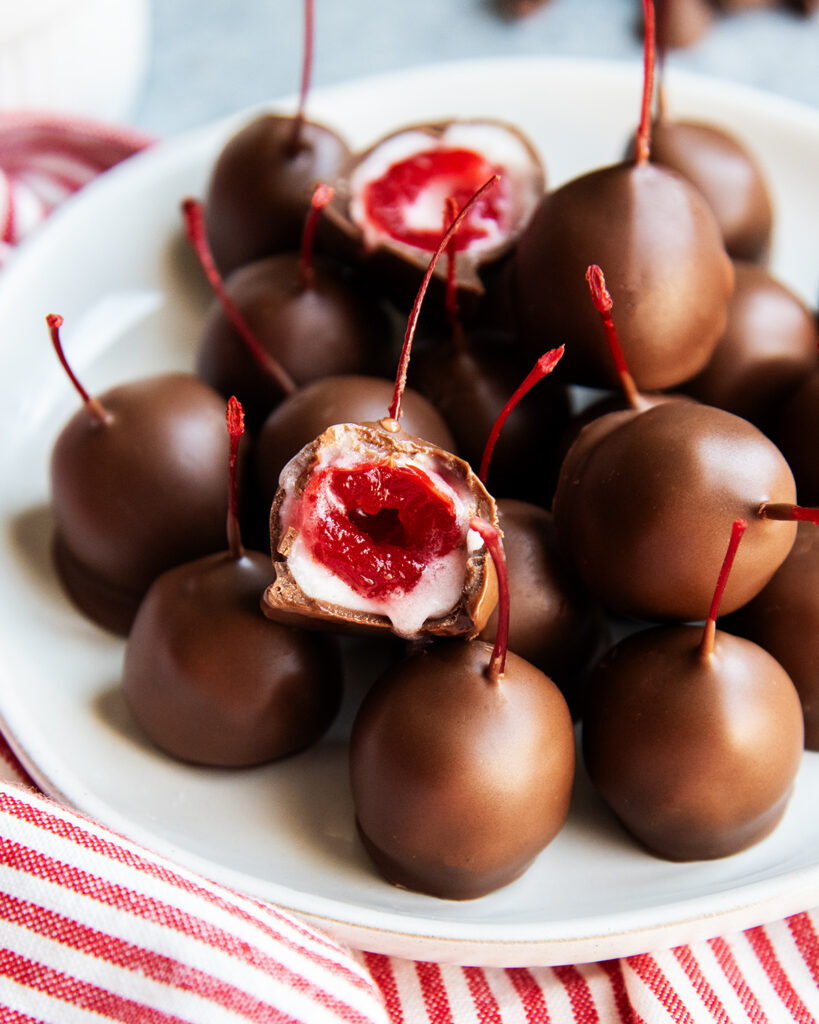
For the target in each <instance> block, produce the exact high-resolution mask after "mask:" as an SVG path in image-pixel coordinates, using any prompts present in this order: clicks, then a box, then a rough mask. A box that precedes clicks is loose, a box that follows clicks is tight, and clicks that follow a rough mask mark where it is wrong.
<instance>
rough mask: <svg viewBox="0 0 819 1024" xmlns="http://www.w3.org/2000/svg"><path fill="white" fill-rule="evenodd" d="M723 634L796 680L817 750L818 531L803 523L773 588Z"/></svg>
mask: <svg viewBox="0 0 819 1024" xmlns="http://www.w3.org/2000/svg"><path fill="white" fill-rule="evenodd" d="M723 624H724V626H725V629H727V630H729V631H730V632H732V633H738V634H739V635H740V636H745V637H748V638H749V639H750V640H754V641H755V642H756V643H758V644H759V645H760V646H761V647H764V648H765V650H766V651H768V652H770V653H771V654H772V655H773V656H774V657H775V658H776V659H777V661H778V662H779V663H780V664H781V665H782V667H783V668H784V669H785V671H786V672H787V673H788V674H789V675H790V677H791V679H792V680H793V683H794V686H795V687H796V690H797V692H798V694H799V699H800V701H801V702H802V711H803V713H804V715H805V746H806V747H807V748H808V750H819V529H817V527H816V526H814V524H813V523H800V524H799V527H798V529H797V534H796V540H795V541H794V545H793V547H792V548H791V552H790V554H789V555H788V557H787V558H786V559H785V561H784V562H783V563H782V565H781V566H780V567H779V569H777V571H776V573H775V574H774V576H773V578H772V579H771V581H770V583H768V585H767V586H766V587H764V589H763V590H762V591H761V592H760V593H759V594H757V596H756V597H755V598H754V599H753V601H751V602H749V603H748V604H746V605H745V606H744V607H743V608H740V609H739V611H737V612H735V613H734V615H731V616H729V617H728V618H727V619H726V620H725V621H724V623H723Z"/></svg>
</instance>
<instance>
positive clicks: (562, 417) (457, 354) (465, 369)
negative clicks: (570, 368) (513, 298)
mask: <svg viewBox="0 0 819 1024" xmlns="http://www.w3.org/2000/svg"><path fill="white" fill-rule="evenodd" d="M531 369H532V361H531V360H529V359H528V358H527V357H526V355H525V354H524V353H523V352H522V351H521V348H520V346H519V345H518V344H517V343H516V340H515V339H514V338H511V337H509V336H508V335H503V334H497V333H493V332H492V333H490V332H480V333H476V332H469V333H468V334H467V335H466V336H465V338H464V341H463V344H456V343H454V342H452V341H449V342H443V343H438V344H435V343H429V344H427V345H426V346H425V347H423V348H420V347H419V348H418V349H417V350H416V351H414V352H413V357H412V365H411V367H410V380H411V382H412V385H413V387H414V388H416V389H417V390H418V391H420V392H421V394H422V395H425V396H426V397H427V398H428V399H429V400H430V402H432V404H433V405H434V406H435V408H436V409H437V410H438V411H439V412H440V413H441V415H442V416H443V418H444V420H445V421H446V424H447V426H448V427H449V429H450V430H451V431H452V436H453V437H454V439H455V444H456V446H457V449H458V454H459V455H460V456H461V458H463V459H466V461H467V462H468V463H469V464H470V465H471V466H472V468H473V469H474V470H475V471H476V472H478V470H479V469H480V466H481V460H482V457H483V452H484V448H485V447H486V442H487V440H488V439H489V435H490V433H491V431H492V428H493V426H494V424H495V420H496V419H497V418H498V416H499V415H500V413H501V412H502V410H503V408H504V406H505V405H506V403H507V402H508V400H509V399H510V398H511V397H512V395H513V394H514V392H515V390H516V389H517V387H518V386H519V385H520V384H521V383H522V381H523V380H524V378H525V377H526V375H527V374H528V373H529V371H530V370H531ZM568 423H569V399H568V395H567V392H566V389H565V387H564V386H563V385H562V384H559V383H558V382H556V381H554V380H551V379H548V380H543V381H540V382H539V383H538V384H537V385H536V386H535V387H534V388H533V389H532V390H531V391H530V392H529V393H528V394H527V395H525V396H524V398H523V399H522V401H521V402H520V403H519V404H518V405H517V406H516V407H515V408H514V410H513V411H512V413H511V414H510V416H509V418H508V419H507V420H506V422H505V423H504V425H503V429H502V431H501V433H500V436H499V438H498V442H497V445H496V446H495V450H494V454H493V456H492V461H491V463H490V467H489V473H488V479H487V487H488V488H489V490H490V491H491V492H492V493H493V494H502V495H504V496H505V497H508V498H521V499H524V500H529V501H533V502H536V503H537V504H540V505H543V506H547V505H550V504H551V499H552V495H553V493H554V486H555V483H556V481H557V472H558V469H559V459H558V453H557V445H558V440H559V438H560V437H561V435H562V434H563V433H564V431H565V430H566V429H567V427H568Z"/></svg>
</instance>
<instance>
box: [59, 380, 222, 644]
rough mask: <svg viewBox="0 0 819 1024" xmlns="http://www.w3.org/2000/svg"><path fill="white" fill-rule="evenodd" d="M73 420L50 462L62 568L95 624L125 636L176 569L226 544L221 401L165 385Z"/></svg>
mask: <svg viewBox="0 0 819 1024" xmlns="http://www.w3.org/2000/svg"><path fill="white" fill-rule="evenodd" d="M99 400H100V402H101V404H102V406H103V407H104V408H105V410H106V411H107V413H108V415H109V419H108V421H107V422H105V423H100V422H99V421H98V420H97V419H96V418H95V417H94V416H93V415H92V414H91V413H90V412H89V411H88V409H86V408H85V407H83V408H81V409H79V410H78V411H77V412H76V413H75V414H74V416H73V417H72V418H71V419H70V420H69V421H68V423H67V424H66V426H65V427H64V429H63V431H62V433H61V434H60V436H59V437H58V438H57V442H56V444H55V446H54V450H53V453H52V457H51V490H52V503H53V508H54V518H55V528H56V536H55V555H56V561H57V568H58V570H59V573H60V576H61V578H62V581H63V584H64V585H65V587H66V589H67V591H68V593H69V595H70V596H71V598H72V599H73V600H74V602H75V603H76V604H77V605H78V606H79V608H80V609H81V610H82V611H83V612H84V613H85V614H86V615H88V616H89V617H90V618H92V619H94V621H95V622H97V623H99V624H100V625H102V626H105V627H106V628H108V629H111V630H113V631H114V632H118V633H127V631H128V628H129V626H130V624H131V622H132V620H133V617H134V615H135V613H136V609H137V605H138V604H139V601H140V600H141V598H142V596H143V595H144V593H145V591H146V590H147V589H148V587H149V586H150V584H151V583H152V582H153V581H154V579H156V577H157V576H158V575H159V574H160V573H162V572H164V571H165V570H166V569H169V568H170V567H171V566H173V565H178V564H180V563H181V562H187V561H190V560H192V559H194V558H198V557H200V556H202V555H205V554H208V553H210V552H213V551H218V550H220V549H221V548H222V547H224V544H225V520H226V517H227V507H228V488H227V483H226V479H227V465H228V435H227V432H226V430H225V403H224V400H223V399H222V398H221V397H220V396H219V395H218V394H217V393H216V392H215V391H214V390H213V389H212V388H210V387H208V385H207V384H205V383H203V382H202V381H201V380H198V379H197V378H196V377H193V376H190V375H185V374H167V375H163V376H159V377H151V378H148V379H146V380H142V381H137V382H134V383H129V384H123V385H120V386H119V387H115V388H113V389H111V390H110V391H107V392H106V393H105V394H103V395H101V396H100V398H99Z"/></svg>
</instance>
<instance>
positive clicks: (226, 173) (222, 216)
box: [205, 114, 349, 275]
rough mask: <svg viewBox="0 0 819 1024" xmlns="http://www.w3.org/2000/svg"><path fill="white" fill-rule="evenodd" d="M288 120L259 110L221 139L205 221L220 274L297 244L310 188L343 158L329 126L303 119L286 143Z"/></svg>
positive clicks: (290, 127)
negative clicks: (224, 142) (295, 140)
mask: <svg viewBox="0 0 819 1024" xmlns="http://www.w3.org/2000/svg"><path fill="white" fill-rule="evenodd" d="M293 126H294V119H293V118H292V117H284V116H280V115H274V114H265V115H263V116H262V117H258V118H256V119H255V120H253V121H251V122H250V123H249V124H248V125H246V126H245V127H244V128H242V129H241V130H240V131H238V132H237V133H236V134H235V135H234V136H233V137H232V138H231V139H230V140H229V141H228V143H227V145H226V146H225V147H224V149H223V150H222V152H221V153H220V154H219V157H218V158H217V160H216V163H215V164H214V167H213V170H212V172H211V177H210V182H209V184H208V190H207V199H206V203H205V224H206V230H207V235H208V241H209V243H210V247H211V250H212V252H213V256H214V259H215V260H216V264H217V266H218V267H219V269H220V270H221V272H222V274H225V275H226V274H228V273H230V271H232V270H234V269H235V268H236V267H240V266H242V265H243V264H245V263H251V262H253V261H254V260H258V259H261V258H262V257H264V256H269V255H270V254H271V253H274V252H282V251H286V250H293V249H298V247H299V243H300V240H301V235H302V231H303V230H304V220H305V217H306V215H307V211H308V209H309V208H310V199H311V196H312V193H313V188H314V187H315V185H316V184H318V183H319V182H332V181H333V180H334V178H335V177H336V175H337V174H338V171H339V168H340V166H341V164H342V163H343V162H344V160H346V159H347V157H348V156H349V149H348V148H347V144H346V143H345V142H344V140H343V139H342V138H341V137H340V136H339V135H338V134H337V133H336V132H334V131H332V130H331V129H330V128H326V127H324V126H323V125H320V124H315V123H314V122H312V121H303V122H302V125H301V129H300V132H299V136H298V144H297V146H295V147H294V146H293Z"/></svg>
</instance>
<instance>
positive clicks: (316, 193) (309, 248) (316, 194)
mask: <svg viewBox="0 0 819 1024" xmlns="http://www.w3.org/2000/svg"><path fill="white" fill-rule="evenodd" d="M334 194H335V189H334V188H333V187H332V185H316V187H315V188H314V189H313V198H312V199H311V200H310V210H309V212H308V214H307V219H306V220H305V222H304V231H303V233H302V236H301V258H300V259H299V275H300V276H301V286H302V289H304V290H307V289H308V288H312V287H313V284H314V281H315V277H316V275H315V272H314V270H313V240H314V239H315V237H316V227H317V226H318V219H319V215H320V214H321V211H322V210H323V209H324V207H325V206H326V205H327V204H328V203H329V202H330V200H331V199H332V198H333V195H334Z"/></svg>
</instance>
